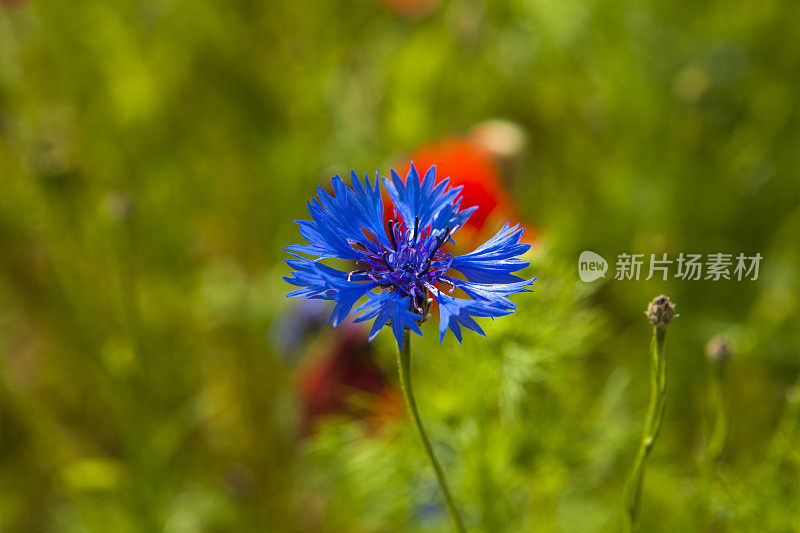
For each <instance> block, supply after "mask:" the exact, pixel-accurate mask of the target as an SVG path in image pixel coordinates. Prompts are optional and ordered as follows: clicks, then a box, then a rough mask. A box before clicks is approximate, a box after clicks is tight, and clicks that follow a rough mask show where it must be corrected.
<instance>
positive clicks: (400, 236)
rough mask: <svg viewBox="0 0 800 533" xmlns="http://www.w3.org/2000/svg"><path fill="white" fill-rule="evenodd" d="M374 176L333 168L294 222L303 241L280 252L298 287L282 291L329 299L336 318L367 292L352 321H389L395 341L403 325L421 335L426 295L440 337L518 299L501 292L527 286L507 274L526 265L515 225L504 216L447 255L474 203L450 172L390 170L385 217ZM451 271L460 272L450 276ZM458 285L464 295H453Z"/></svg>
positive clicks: (508, 308)
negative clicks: (498, 225) (347, 175)
mask: <svg viewBox="0 0 800 533" xmlns="http://www.w3.org/2000/svg"><path fill="white" fill-rule="evenodd" d="M379 183H380V179H379V174H377V173H376V176H375V181H374V183H370V180H369V177H368V176H366V175H365V176H364V181H363V182H362V181H361V180H360V179H359V178H358V176H357V175H356V173H355V172H351V185H352V188H350V187H347V186H346V185H345V184H344V182H343V181H342V179H341V178H340V177H339V176H334V177H333V179H332V184H333V193H334V194H333V196H331V195H330V194H328V193H327V192H325V190H323V189H322V188H321V187H320V188H319V198H318V200H314V199H312V200H311V201H309V202H308V211H309V212H310V213H311V218H312V220H298V221H297V223H298V224H299V225H300V234H301V235H302V236H303V237H304V238H305V239H306V241H308V244H297V245H293V246H287V247H286V248H285V249H286V251H288V252H289V253H291V254H292V256H294V259H290V260H288V261H287V263H288V264H289V266H290V267H291V268H292V269H294V270H293V272H292V274H291V276H287V277H284V279H285V280H286V281H287V282H289V283H291V284H292V285H295V286H298V287H300V288H299V289H296V290H294V291H292V292H290V293H289V294H288V297H289V298H315V299H324V300H333V301H334V302H335V303H336V305H335V307H334V309H333V314H332V315H331V317H330V320H329V323H330V322H333V325H334V326H337V325H338V324H339V323H341V322H342V320H344V319H345V317H346V316H347V315H348V314H350V312H351V310H352V309H353V306H354V305H355V304H356V302H358V301H359V300H360V299H362V298H363V297H367V301H366V302H365V303H364V304H363V305H361V306H359V307H358V308H357V309H355V311H354V312H355V313H363V314H361V316H359V317H358V318H357V319H356V322H363V321H365V320H370V319H373V318H374V319H375V321H374V323H373V325H372V330H371V332H370V340H372V339H373V338H374V337H375V336H376V335H377V334H378V332H379V331H380V330H381V328H383V326H385V325H386V323H387V322H390V325H391V328H392V332H393V333H394V336H395V338H396V339H397V344H398V347H399V346H400V344H401V342H402V338H403V330H404V329H409V330H411V331H414V332H415V333H417V334H418V335H422V332H421V331H420V329H419V324H421V323H422V322H424V321H425V319H426V318H427V316H428V310H429V308H430V306H431V303H432V301H436V303H437V304H438V306H439V317H440V323H439V332H440V333H439V342H442V340H443V339H444V335H445V332H446V331H447V328H448V327H449V328H450V330H451V331H452V332H453V333H454V334H455V336H456V338H457V339H458V340H459V342H461V326H464V327H466V328H468V329H471V330H473V331H476V332H478V333H480V334H481V335H483V334H484V333H483V330H482V329H481V327H480V326H479V325H478V323H477V322H475V320H474V317H497V316H503V315H508V314H510V313H512V312H513V311H514V310H515V309H516V306H515V305H514V304H513V303H512V302H511V301H510V300H509V299H508V298H507V297H508V296H510V295H511V294H514V293H517V292H530V290H529V289H527V287H528V286H529V285H531V284H532V283H533V281H534V280H533V279H528V280H526V279H522V278H520V277H518V276H515V275H514V274H513V272H517V271H519V270H522V269H523V268H525V267H527V266H528V264H529V263H528V262H527V261H524V260H522V259H519V258H518V257H517V256H519V255H521V254H523V253H525V252H526V251H527V250H528V249H529V248H530V245H528V244H523V243H520V238H521V237H522V231H523V230H522V228H520V227H519V225H516V226H510V225H509V223H506V224H505V225H504V226H503V228H502V229H501V230H500V231H499V232H498V233H497V234H496V235H495V236H494V237H492V238H491V239H489V240H488V241H486V243H484V244H483V245H482V246H480V247H479V248H477V249H476V250H474V251H473V252H470V253H468V254H465V255H455V256H454V255H452V254H450V253H448V252H446V251H445V250H444V245H445V244H446V243H448V242H454V241H453V234H454V233H455V232H456V231H457V230H458V229H459V228H460V227H461V226H462V225H463V224H464V222H466V221H467V219H468V218H469V216H470V215H471V214H472V213H473V212H474V211H475V210H476V209H477V207H469V208H466V209H461V197H460V194H461V187H455V188H450V187H449V179H445V180H442V181H440V182H439V183H436V167H435V166H432V167H431V168H430V169H429V170H428V171H427V172H426V174H425V177H424V178H423V179H422V180H420V177H419V174H418V173H417V170H416V168H414V165H413V164H412V165H411V170H410V171H409V173H408V175H407V176H406V181H405V182H403V180H402V179H401V178H400V176H398V175H397V173H396V172H394V171H393V170H392V171H391V179H387V178H384V186H385V187H386V190H387V192H388V193H389V197H390V198H391V199H392V202H393V203H394V216H393V218H392V219H391V220H389V222H388V224H386V225H385V226H384V216H383V215H384V212H383V211H384V210H383V201H382V199H381V190H380V184H379ZM300 254H305V255H310V256H314V259H313V260H312V259H308V258H306V257H304V256H303V255H300ZM325 258H338V259H346V260H351V261H355V263H356V265H355V266H356V268H355V270H352V271H351V272H349V273H348V272H342V271H340V270H336V269H334V268H331V267H329V266H326V265H324V264H322V263H320V262H319V260H320V259H325ZM451 270H454V271H457V272H460V273H461V274H462V275H463V277H464V278H466V279H459V278H457V277H453V276H452V275H449V274H450V271H451ZM437 285H438V286H437ZM439 287H442V288H444V287H447V289H446V290H447V293H445V292H443V291H442V290H440V288H439ZM456 288H458V289H461V291H463V293H464V294H466V295H467V296H468V297H469V299H467V298H456V297H454V296H450V294H452V292H453V290H454V289H456Z"/></svg>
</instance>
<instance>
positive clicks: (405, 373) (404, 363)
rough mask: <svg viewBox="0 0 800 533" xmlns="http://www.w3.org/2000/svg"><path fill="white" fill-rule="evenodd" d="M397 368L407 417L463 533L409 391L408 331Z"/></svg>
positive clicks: (462, 525) (404, 336)
mask: <svg viewBox="0 0 800 533" xmlns="http://www.w3.org/2000/svg"><path fill="white" fill-rule="evenodd" d="M397 368H398V370H399V373H400V387H401V388H402V389H403V397H404V398H405V400H406V409H407V410H408V415H409V416H410V417H411V420H412V421H413V422H414V426H415V427H416V428H417V433H418V434H419V438H420V440H422V445H423V447H424V448H425V453H427V454H428V459H430V462H431V465H432V466H433V469H434V471H435V472H436V478H437V479H438V480H439V486H440V487H441V489H442V494H444V501H445V504H446V505H447V510H448V512H449V513H450V517H451V518H452V519H453V525H454V526H455V529H456V531H459V532H462V533H463V532H464V531H466V530H465V529H464V523H463V522H462V521H461V516H460V515H459V514H458V509H457V508H456V504H455V501H454V500H453V496H452V495H451V494H450V489H449V488H448V487H447V480H446V479H445V477H444V470H443V469H442V466H441V465H440V464H439V461H438V460H437V459H436V456H435V455H434V453H433V447H432V446H431V443H430V441H429V440H428V436H427V434H426V433H425V428H423V427H422V421H421V420H420V418H419V412H418V411H417V403H416V401H414V392H413V390H412V389H411V339H410V335H409V331H408V330H405V331H404V332H403V349H402V350H398V352H397Z"/></svg>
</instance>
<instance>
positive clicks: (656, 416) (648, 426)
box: [623, 326, 667, 532]
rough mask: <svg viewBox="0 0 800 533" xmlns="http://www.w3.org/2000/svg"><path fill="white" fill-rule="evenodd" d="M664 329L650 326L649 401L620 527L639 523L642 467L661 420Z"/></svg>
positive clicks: (627, 528) (664, 390) (664, 378)
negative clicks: (651, 334)
mask: <svg viewBox="0 0 800 533" xmlns="http://www.w3.org/2000/svg"><path fill="white" fill-rule="evenodd" d="M665 337H666V329H665V328H664V327H663V326H656V327H654V328H653V339H652V341H651V342H650V405H649V406H648V408H647V418H646V419H645V423H644V432H643V433H642V441H641V443H640V444H639V451H638V452H637V454H636V461H635V462H634V464H633V469H632V470H631V473H630V475H629V476H628V481H627V483H626V484H625V497H624V504H625V516H624V518H623V520H624V530H625V531H626V532H632V531H635V530H636V529H637V528H638V527H639V510H640V509H641V503H642V484H643V482H644V470H645V465H646V462H647V458H648V456H649V455H650V451H651V450H652V449H653V444H655V441H656V437H658V432H659V430H660V429H661V420H662V419H663V418H664V406H665V398H666V393H667V374H666V359H665V357H664V338H665Z"/></svg>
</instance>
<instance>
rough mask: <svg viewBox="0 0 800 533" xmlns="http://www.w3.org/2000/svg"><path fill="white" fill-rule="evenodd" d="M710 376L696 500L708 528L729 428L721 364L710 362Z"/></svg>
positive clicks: (700, 515) (701, 518) (722, 363)
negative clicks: (707, 431) (707, 423)
mask: <svg viewBox="0 0 800 533" xmlns="http://www.w3.org/2000/svg"><path fill="white" fill-rule="evenodd" d="M710 365H711V368H710V372H711V376H710V383H709V388H708V406H709V414H710V415H711V416H712V417H713V421H712V424H713V426H711V433H710V436H709V438H708V442H707V443H706V448H705V450H704V451H703V455H702V459H701V463H700V481H699V483H700V491H701V496H700V497H699V498H698V506H699V509H698V511H699V518H700V520H702V521H703V522H700V523H705V524H706V525H708V526H710V524H711V520H712V516H711V504H712V497H713V490H714V478H715V471H716V468H717V465H718V463H719V460H720V458H721V457H722V454H723V453H724V451H725V442H726V441H727V439H728V429H729V427H730V425H729V421H728V415H727V412H726V409H725V400H724V393H723V373H724V361H723V362H713V361H712V362H711V363H710Z"/></svg>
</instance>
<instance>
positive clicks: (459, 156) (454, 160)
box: [386, 137, 513, 232]
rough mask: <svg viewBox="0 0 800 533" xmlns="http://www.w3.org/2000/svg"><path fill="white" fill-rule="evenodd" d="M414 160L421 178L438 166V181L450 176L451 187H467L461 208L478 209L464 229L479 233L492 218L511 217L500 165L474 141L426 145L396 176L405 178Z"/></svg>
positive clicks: (452, 140)
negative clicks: (475, 207) (429, 169)
mask: <svg viewBox="0 0 800 533" xmlns="http://www.w3.org/2000/svg"><path fill="white" fill-rule="evenodd" d="M411 161H413V162H414V166H416V168H417V170H418V171H419V174H420V178H421V177H422V176H424V174H425V172H426V171H427V170H428V168H429V167H430V166H431V165H436V178H437V182H438V181H440V180H443V179H444V178H447V177H449V178H450V185H452V186H453V187H458V186H463V187H464V189H463V190H462V191H461V196H462V198H463V200H462V201H461V207H462V208H465V207H472V206H478V209H477V211H475V212H474V213H473V214H472V216H471V217H469V220H467V223H466V224H465V227H467V228H472V229H473V230H475V231H477V232H480V231H481V230H482V229H483V227H484V225H485V224H486V221H487V220H488V219H489V218H490V217H492V216H499V217H509V216H511V215H512V213H513V209H512V207H513V202H512V201H511V199H510V198H509V196H508V194H507V193H506V191H505V190H504V189H503V185H502V181H501V179H500V171H499V170H498V168H497V165H496V164H495V162H494V161H493V159H492V157H491V155H490V154H489V152H487V151H486V150H485V149H483V148H482V147H481V146H480V145H478V144H476V143H474V142H473V141H471V140H468V139H462V138H457V137H454V138H449V139H444V140H441V141H436V142H433V143H430V144H426V145H424V146H422V147H421V148H419V149H417V150H416V151H415V152H414V153H412V154H411V156H410V157H409V158H408V160H407V161H405V163H404V164H403V165H402V166H401V167H400V168H399V169H397V173H398V174H400V175H401V176H405V175H406V172H408V169H409V168H410V166H411ZM386 201H387V203H388V208H387V209H386V213H387V216H389V217H391V213H392V205H391V200H389V199H388V197H386ZM497 229H499V227H498V228H497Z"/></svg>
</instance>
